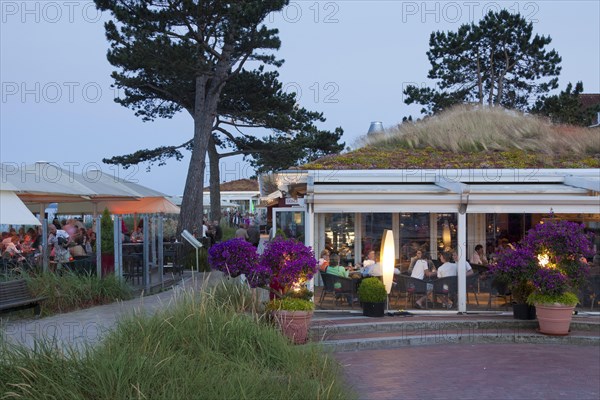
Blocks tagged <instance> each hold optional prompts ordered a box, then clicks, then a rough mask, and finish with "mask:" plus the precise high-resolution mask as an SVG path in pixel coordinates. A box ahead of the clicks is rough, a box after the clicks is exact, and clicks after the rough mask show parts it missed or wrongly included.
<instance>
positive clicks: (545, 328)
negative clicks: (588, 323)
mask: <svg viewBox="0 0 600 400" xmlns="http://www.w3.org/2000/svg"><path fill="white" fill-rule="evenodd" d="M574 308H575V307H573V306H566V305H563V304H556V305H550V304H536V305H535V312H536V315H537V319H538V321H539V326H540V333H544V334H546V335H555V336H565V335H568V334H569V326H570V325H571V319H573V309H574Z"/></svg>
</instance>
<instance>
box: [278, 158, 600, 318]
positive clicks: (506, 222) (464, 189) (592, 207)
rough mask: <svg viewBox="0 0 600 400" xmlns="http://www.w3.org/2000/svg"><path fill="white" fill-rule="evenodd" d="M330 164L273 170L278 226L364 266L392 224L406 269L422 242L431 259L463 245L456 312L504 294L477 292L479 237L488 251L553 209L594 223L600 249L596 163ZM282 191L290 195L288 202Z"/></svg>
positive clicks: (554, 213)
mask: <svg viewBox="0 0 600 400" xmlns="http://www.w3.org/2000/svg"><path fill="white" fill-rule="evenodd" d="M339 157H342V158H343V157H344V155H341V156H339ZM354 158H355V159H356V158H357V157H356V156H354ZM463 161H464V160H463ZM467 161H468V160H467ZM466 163H467V164H471V163H468V162H466ZM329 165H331V166H334V168H330V167H329V166H328V165H327V163H321V162H317V163H313V164H312V165H311V164H308V165H306V166H305V167H303V168H305V169H298V170H289V171H283V172H279V173H277V174H275V175H274V176H271V177H270V179H271V180H272V181H275V182H276V185H277V191H276V192H273V193H271V197H281V198H282V200H281V201H279V202H278V205H279V206H278V207H273V208H272V209H271V212H272V219H273V222H274V223H273V227H274V229H281V230H282V231H284V232H288V233H289V234H288V236H292V237H296V238H298V239H299V240H302V241H304V242H305V243H306V244H307V245H310V246H312V247H313V249H314V251H315V254H317V255H318V254H319V253H320V252H321V250H323V249H325V248H327V249H330V250H332V251H333V252H334V253H336V254H338V255H339V257H340V260H341V263H342V265H348V266H350V265H360V263H361V262H362V261H363V260H364V257H365V256H366V254H367V253H368V252H369V250H376V251H378V250H379V248H380V246H381V240H382V234H383V232H384V230H386V229H389V230H391V231H392V232H393V234H394V241H395V258H396V268H397V269H398V270H399V271H401V272H406V270H407V269H408V265H409V262H410V259H411V257H413V256H414V255H415V253H416V251H417V250H421V251H422V252H424V253H426V254H427V255H429V256H430V257H431V259H432V260H433V261H434V263H435V262H436V261H437V260H438V258H439V253H440V252H442V251H457V252H458V266H459V267H458V277H457V279H458V282H457V301H458V304H457V306H458V307H457V309H458V311H459V312H465V311H468V310H471V309H475V308H478V309H481V308H483V309H494V308H495V307H496V304H497V303H496V301H494V302H492V301H490V300H491V297H492V295H494V294H497V293H492V292H489V293H483V294H480V293H477V292H476V291H479V290H480V289H481V288H482V286H481V285H479V282H476V283H473V282H471V283H470V284H469V285H468V284H467V279H466V276H465V275H466V273H465V268H464V264H465V263H466V262H467V260H469V259H470V258H471V255H472V254H473V253H474V251H475V246H477V245H479V244H480V245H482V246H483V248H484V256H485V257H486V258H489V259H490V260H491V259H492V257H493V256H494V253H495V251H496V249H497V247H498V246H499V245H500V243H501V242H502V241H503V242H508V243H517V242H518V241H519V240H520V239H521V238H522V237H523V235H524V234H525V232H527V230H529V229H530V228H531V227H533V226H534V225H535V224H538V223H543V221H544V219H545V218H549V217H550V214H551V213H552V217H553V218H562V219H568V220H570V221H576V222H580V223H583V224H584V225H585V227H586V228H587V229H588V230H590V231H593V232H595V234H596V235H595V239H594V240H595V243H594V244H595V249H596V250H600V169H598V168H597V167H594V168H531V167H528V166H525V167H523V168H477V167H474V168H423V167H421V168H416V167H415V168H386V169H381V168H374V169H369V168H356V165H351V166H350V167H348V168H346V169H344V168H340V163H338V162H332V163H330V164H329ZM311 166H313V167H315V166H316V167H317V168H314V169H311ZM284 198H289V199H290V201H289V204H290V205H289V206H285V201H283V199H284ZM591 261H592V260H591V259H590V262H591ZM461 266H462V268H461ZM315 284H316V285H317V286H318V285H319V284H320V280H319V279H316V280H315ZM474 286H476V287H474ZM317 291H318V287H317ZM477 294H480V296H478V299H477V300H476V299H475V298H474V297H477ZM407 305H408V307H410V304H408V303H407Z"/></svg>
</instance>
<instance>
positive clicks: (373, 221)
mask: <svg viewBox="0 0 600 400" xmlns="http://www.w3.org/2000/svg"><path fill="white" fill-rule="evenodd" d="M361 227H362V257H361V259H363V260H364V259H365V256H366V255H367V254H368V253H369V251H371V250H375V253H376V258H377V257H378V256H379V249H380V248H381V236H382V235H383V230H384V229H392V214H391V213H365V214H361Z"/></svg>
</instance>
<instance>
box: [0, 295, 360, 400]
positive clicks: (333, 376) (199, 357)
mask: <svg viewBox="0 0 600 400" xmlns="http://www.w3.org/2000/svg"><path fill="white" fill-rule="evenodd" d="M238 294H241V296H242V297H243V299H244V300H241V301H238V300H234V299H235V298H236V296H237V295H238ZM251 301H252V295H251V292H250V291H249V290H247V289H244V288H243V287H240V286H238V287H235V284H233V283H231V284H228V285H225V286H222V287H218V286H217V287H216V288H215V289H212V290H211V291H209V292H207V293H205V294H204V295H202V296H201V297H200V296H198V295H194V294H189V293H187V294H186V295H184V296H181V297H179V298H178V301H177V303H176V304H174V305H173V306H172V307H170V308H168V309H166V310H164V311H161V312H159V313H157V314H155V315H154V316H147V315H135V316H132V317H130V318H128V319H125V320H122V321H121V322H119V324H118V326H117V327H116V329H115V330H114V331H113V332H112V333H110V334H109V335H108V336H107V337H106V338H105V340H104V341H103V342H102V343H101V344H99V345H97V346H96V347H94V348H92V347H86V348H84V349H82V350H80V351H79V353H75V352H74V351H73V352H67V353H66V354H65V353H63V352H60V351H58V350H56V349H53V348H52V347H51V346H49V345H47V344H43V343H40V344H39V345H38V346H35V348H34V350H26V349H23V348H21V347H13V346H8V345H6V344H5V345H3V346H1V347H0V398H3V397H5V398H31V399H37V398H60V399H90V398H97V399H107V398H110V399H131V398H160V399H185V398H190V399H191V398H193V399H232V398H235V399H258V398H260V399H347V398H352V397H353V396H354V394H353V393H351V392H349V391H348V389H346V388H345V387H344V385H343V383H342V380H341V370H340V367H339V365H338V364H337V363H336V362H335V360H334V359H333V358H332V357H331V356H330V355H328V354H327V353H323V352H322V351H321V349H320V347H319V346H318V345H316V344H309V345H304V346H294V345H291V344H290V343H289V342H288V340H287V339H286V338H285V337H283V336H282V335H281V334H280V333H279V331H278V330H277V329H275V328H274V327H273V326H271V325H270V324H269V323H267V321H266V320H265V318H264V317H263V316H262V315H261V314H258V313H252V312H242V310H246V309H248V308H249V307H248V306H249V305H250V304H252V303H251ZM247 302H248V303H247Z"/></svg>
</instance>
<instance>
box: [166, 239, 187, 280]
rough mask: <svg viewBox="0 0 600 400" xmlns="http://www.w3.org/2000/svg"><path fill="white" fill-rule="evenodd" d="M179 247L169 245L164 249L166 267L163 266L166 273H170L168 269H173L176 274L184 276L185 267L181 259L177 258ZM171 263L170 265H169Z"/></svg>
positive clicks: (172, 244)
mask: <svg viewBox="0 0 600 400" xmlns="http://www.w3.org/2000/svg"><path fill="white" fill-rule="evenodd" d="M177 244H178V243H177ZM177 247H178V246H177V245H176V244H175V243H169V244H168V245H165V247H164V252H163V262H164V264H165V265H164V266H163V271H164V272H165V273H166V272H168V269H172V270H173V273H174V274H176V273H179V275H182V274H183V265H181V263H180V262H179V258H178V257H177ZM169 263H170V265H167V264H169Z"/></svg>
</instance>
